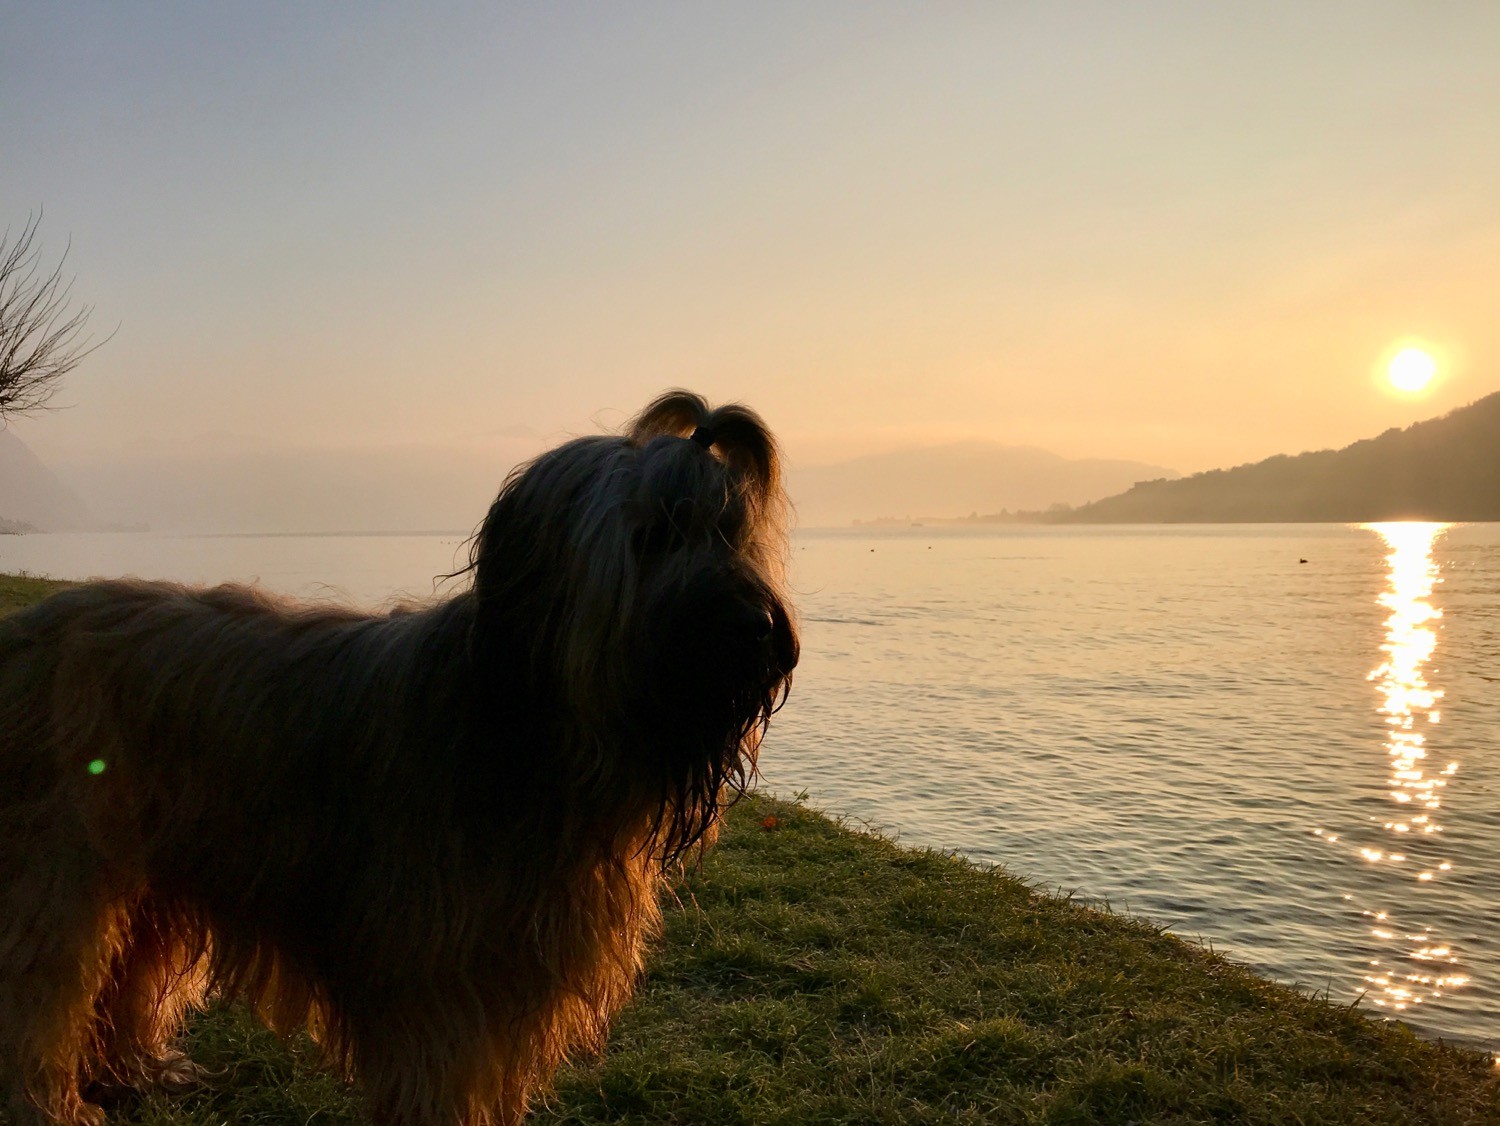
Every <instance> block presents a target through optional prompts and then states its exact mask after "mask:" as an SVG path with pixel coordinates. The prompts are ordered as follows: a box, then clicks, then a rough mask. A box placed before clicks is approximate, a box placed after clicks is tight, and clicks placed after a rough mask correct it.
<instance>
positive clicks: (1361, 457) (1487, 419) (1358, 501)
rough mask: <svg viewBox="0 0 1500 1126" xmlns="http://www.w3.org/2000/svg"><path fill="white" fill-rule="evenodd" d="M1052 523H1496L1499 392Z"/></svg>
mask: <svg viewBox="0 0 1500 1126" xmlns="http://www.w3.org/2000/svg"><path fill="white" fill-rule="evenodd" d="M1055 518H1056V519H1060V520H1063V521H1067V522H1075V521H1076V522H1079V523H1091V524H1156V523H1165V524H1170V523H1186V524H1191V523H1271V522H1277V523H1279V522H1291V521H1330V522H1340V523H1342V522H1356V521H1357V522H1364V521H1371V520H1402V519H1407V520H1411V519H1416V520H1500V392H1497V393H1496V394H1493V395H1489V396H1487V397H1485V398H1483V399H1480V400H1479V401H1478V402H1477V403H1471V404H1470V405H1468V406H1466V407H1462V408H1460V409H1458V410H1456V411H1452V412H1450V413H1448V414H1445V415H1443V416H1442V417H1441V418H1433V419H1428V420H1427V421H1426V422H1418V423H1415V424H1413V425H1411V426H1408V427H1407V428H1406V429H1405V430H1400V429H1392V430H1387V431H1386V432H1385V433H1384V434H1382V435H1380V437H1378V438H1367V439H1365V440H1364V441H1361V442H1355V443H1354V444H1353V445H1352V446H1345V447H1344V448H1343V449H1341V450H1319V451H1317V452H1315V453H1304V454H1298V455H1297V456H1295V457H1288V456H1286V455H1285V454H1282V455H1279V456H1277V457H1272V458H1267V459H1266V460H1265V461H1260V462H1256V463H1254V464H1253V465H1241V466H1239V467H1237V468H1234V469H1215V470H1213V471H1212V472H1209V473H1197V474H1194V475H1193V476H1191V477H1184V478H1182V479H1180V480H1176V481H1146V482H1143V483H1141V484H1138V485H1136V486H1135V487H1134V488H1132V489H1129V490H1127V491H1126V492H1124V493H1121V494H1120V495H1119V496H1113V497H1107V498H1105V499H1104V500H1100V501H1097V502H1095V503H1094V504H1089V505H1085V506H1084V507H1082V508H1079V509H1077V510H1075V511H1074V512H1071V513H1068V514H1066V515H1063V516H1058V517H1055Z"/></svg>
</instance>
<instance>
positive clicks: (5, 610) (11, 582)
mask: <svg viewBox="0 0 1500 1126" xmlns="http://www.w3.org/2000/svg"><path fill="white" fill-rule="evenodd" d="M69 585H71V584H69V583H65V582H61V581H59V580H58V579H39V578H37V577H36V576H35V575H28V574H25V573H24V572H23V573H22V574H19V575H0V614H9V613H11V612H12V611H14V610H19V609H21V607H23V606H30V605H31V604H32V603H33V602H40V601H41V600H42V599H44V598H46V597H47V595H49V594H53V593H55V592H57V591H59V590H62V589H63V587H65V586H69Z"/></svg>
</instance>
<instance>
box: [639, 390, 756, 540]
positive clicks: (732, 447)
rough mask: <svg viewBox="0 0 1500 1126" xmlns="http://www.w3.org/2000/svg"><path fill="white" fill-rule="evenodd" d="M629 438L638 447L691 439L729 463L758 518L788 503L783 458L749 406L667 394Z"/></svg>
mask: <svg viewBox="0 0 1500 1126" xmlns="http://www.w3.org/2000/svg"><path fill="white" fill-rule="evenodd" d="M626 435H627V437H628V438H629V439H630V441H631V442H632V443H633V444H635V445H637V446H644V445H645V444H646V443H648V442H650V441H651V440H652V439H653V438H658V437H676V438H688V439H691V440H692V441H693V442H694V443H695V444H697V445H699V446H701V447H703V449H705V450H707V451H708V452H709V453H710V454H713V455H717V457H718V458H719V459H720V460H721V461H723V463H724V464H725V465H726V466H727V467H728V469H729V476H730V478H731V480H732V481H733V482H734V484H735V486H736V488H738V489H739V490H740V492H741V493H742V495H743V496H744V499H745V500H746V501H747V502H748V507H749V508H750V509H751V511H752V512H754V513H755V514H756V515H757V517H765V516H772V517H773V518H775V517H778V516H779V515H780V514H779V513H777V512H776V511H775V510H777V509H779V508H780V507H781V506H782V505H783V504H784V500H783V497H782V491H781V455H780V453H779V451H778V450H777V448H776V439H775V438H773V437H772V436H771V431H770V430H769V429H768V428H767V426H766V424H765V423H764V422H763V421H762V420H761V417H760V415H758V414H756V413H755V412H754V411H753V410H751V409H750V408H749V407H746V406H742V405H741V404H739V403H726V404H725V405H724V406H721V407H717V408H710V407H709V405H708V402H707V400H705V399H704V398H703V397H702V396H701V395H695V394H693V392H691V391H683V390H680V389H678V390H673V391H667V392H665V393H664V394H662V395H659V396H658V397H657V398H656V399H655V400H654V401H652V402H651V403H650V405H648V406H647V407H646V409H645V410H643V411H641V413H640V414H639V415H637V416H636V418H635V420H634V421H633V422H631V424H630V427H629V429H628V430H627V432H626ZM756 522H757V523H758V522H759V520H757V521H756Z"/></svg>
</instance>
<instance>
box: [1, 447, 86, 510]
mask: <svg viewBox="0 0 1500 1126" xmlns="http://www.w3.org/2000/svg"><path fill="white" fill-rule="evenodd" d="M0 519H3V520H4V521H6V522H7V523H9V524H11V525H13V526H21V527H18V528H17V530H30V529H35V528H40V529H41V530H43V531H47V532H76V531H86V530H88V529H92V528H97V527H98V526H99V522H98V521H97V520H95V519H94V518H93V516H92V515H90V513H89V510H88V508H87V507H85V505H84V503H83V501H81V500H80V499H79V498H78V494H77V493H75V492H73V490H72V489H70V488H68V487H67V486H66V485H64V484H63V483H62V482H61V481H59V480H58V479H57V477H56V475H55V474H54V473H53V472H52V471H51V470H50V469H48V468H47V467H46V466H45V465H43V464H42V463H41V461H40V460H39V459H38V458H37V456H36V454H34V453H32V452H31V450H30V449H29V448H28V447H27V445H26V443H25V442H23V441H21V439H19V438H17V437H16V436H15V434H13V433H12V432H11V431H9V430H0ZM25 526H30V527H29V528H27V527H25Z"/></svg>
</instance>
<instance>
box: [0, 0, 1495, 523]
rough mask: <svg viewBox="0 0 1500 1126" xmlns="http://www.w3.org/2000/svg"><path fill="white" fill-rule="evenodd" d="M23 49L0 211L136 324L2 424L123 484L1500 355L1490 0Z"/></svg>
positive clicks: (1367, 429) (1456, 372)
mask: <svg viewBox="0 0 1500 1126" xmlns="http://www.w3.org/2000/svg"><path fill="white" fill-rule="evenodd" d="M434 12H436V13H438V14H436V15H435V14H433V13H434ZM445 12H446V14H444V13H445ZM0 44H3V46H0V52H3V54H0V106H3V107H4V112H3V113H0V203H3V205H4V207H3V210H4V213H5V214H4V216H3V218H0V223H3V222H8V223H9V224H10V225H11V226H12V228H14V227H16V226H17V225H19V224H20V223H21V222H23V221H24V220H25V218H26V215H27V213H28V211H30V210H34V209H35V208H36V207H38V206H44V207H45V208H46V215H45V220H44V222H43V226H42V232H41V233H42V236H43V237H44V239H45V240H46V241H47V247H48V249H49V252H52V253H60V252H61V250H62V247H63V246H64V245H65V244H66V242H67V240H68V238H69V237H70V236H71V239H72V250H71V253H70V255H69V259H68V265H69V269H70V271H71V272H73V273H75V274H76V276H77V286H76V292H77V293H78V294H79V296H80V297H82V298H83V299H85V300H87V301H89V302H91V303H92V304H93V305H94V306H95V312H94V325H95V326H96V328H97V329H98V330H99V331H100V332H101V334H102V333H107V332H109V331H110V330H111V329H114V328H115V326H117V325H118V332H117V334H116V335H115V337H114V338H113V339H112V340H111V341H110V342H109V343H108V344H107V345H106V346H105V347H104V348H103V349H101V350H100V351H99V352H98V353H97V354H95V355H94V356H92V357H91V358H90V359H89V360H88V361H87V363H86V364H85V365H84V366H83V367H82V368H80V369H79V371H78V372H77V373H75V375H74V376H73V377H72V378H71V380H70V383H69V386H68V388H67V390H66V392H65V393H64V394H63V396H61V399H62V400H63V401H65V402H67V403H69V404H72V409H70V410H68V411H65V412H58V413H53V414H50V415H47V416H45V417H41V418H38V419H35V420H22V421H20V422H17V423H15V424H14V425H15V430H16V433H18V434H19V435H20V436H21V437H22V438H23V439H24V440H25V441H27V442H28V443H29V444H30V445H31V446H32V447H33V448H34V449H36V450H37V452H38V453H39V454H41V455H42V456H43V457H44V458H45V459H47V460H48V461H49V463H51V464H53V465H55V466H56V467H58V468H59V470H60V471H62V472H63V473H64V475H65V476H66V477H67V478H68V479H69V480H70V481H71V482H73V483H74V484H75V485H77V486H78V487H79V489H80V491H82V492H84V494H85V497H86V498H87V499H90V500H91V501H92V502H93V503H95V504H96V506H100V507H104V508H106V509H107V510H108V511H109V512H111V513H116V514H118V515H119V516H121V517H122V518H123V517H126V516H129V517H132V518H137V517H138V518H146V519H151V518H152V514H151V513H152V510H151V507H150V505H149V504H147V503H146V502H145V501H143V500H140V494H141V493H143V492H144V491H147V490H148V489H149V490H150V491H154V492H160V491H162V490H167V491H169V492H170V491H172V490H174V489H179V490H182V489H196V490H198V492H199V493H203V494H205V496H204V497H200V498H198V499H199V501H200V502H201V503H200V504H199V507H198V508H192V506H191V505H188V504H187V502H186V501H185V500H183V501H182V503H181V504H178V505H177V507H176V508H173V507H172V503H168V501H170V500H171V498H167V499H166V500H164V501H163V505H164V506H165V507H164V508H163V509H162V511H168V512H171V511H176V512H179V513H186V512H188V511H189V510H190V509H191V510H192V511H194V512H200V513H201V511H203V510H204V506H205V505H207V506H209V507H211V504H212V496H211V494H212V493H213V492H214V490H215V489H229V488H230V487H231V485H232V488H233V491H234V496H235V497H236V498H238V499H236V500H235V501H234V502H233V504H226V507H225V509H224V512H225V516H224V519H225V520H226V521H227V522H228V523H229V524H231V525H235V526H238V524H250V523H256V522H257V521H265V520H270V521H273V522H274V520H275V519H276V516H277V513H279V512H285V513H288V514H293V515H295V520H294V521H293V522H294V523H300V524H307V523H311V524H317V523H318V522H319V521H325V522H327V521H330V520H332V519H333V517H332V515H331V513H332V512H334V511H335V510H337V509H338V506H340V505H347V504H348V503H349V495H348V492H349V489H354V488H356V487H359V486H357V485H356V484H351V485H349V486H348V489H345V491H344V492H342V493H340V494H339V495H337V496H335V495H331V494H329V495H325V494H322V493H320V492H319V489H318V486H317V476H318V474H319V473H320V472H321V469H320V466H323V465H324V464H325V463H326V461H327V459H328V458H336V459H342V462H341V464H345V465H346V466H357V467H359V469H358V472H354V471H353V470H351V471H350V472H353V473H354V476H353V478H351V480H355V481H356V482H357V481H363V482H364V483H365V484H364V486H363V487H364V488H366V489H367V491H368V492H369V493H370V494H371V495H372V496H374V497H378V496H379V495H381V493H382V491H385V492H390V491H392V490H398V489H402V488H405V489H408V490H410V489H432V490H437V491H440V492H444V493H451V494H452V496H453V497H455V498H461V505H460V506H461V507H462V506H468V507H472V506H473V502H471V500H470V498H471V497H475V496H479V497H482V496H484V495H487V494H488V493H491V492H492V491H493V489H494V486H495V485H496V484H497V483H498V480H499V478H500V476H501V475H502V473H503V471H504V468H505V466H506V464H507V463H508V461H509V460H510V459H513V458H515V457H520V456H524V455H525V454H527V453H529V452H531V451H533V450H535V449H536V448H537V447H538V446H540V445H541V444H544V443H546V442H549V441H551V440H554V439H555V438H556V437H558V436H560V435H562V434H564V433H570V432H579V431H586V430H590V429H593V428H594V427H595V426H597V425H599V424H609V423H612V422H618V421H619V420H621V419H622V418H623V417H624V415H625V414H627V413H628V412H629V411H631V410H633V409H635V408H637V407H638V406H640V405H641V404H642V403H643V402H644V401H645V400H646V399H647V398H648V397H649V396H651V395H652V394H654V393H655V392H656V391H658V390H660V389H661V388H663V387H666V386H669V385H674V384H682V385H686V386H690V387H693V388H696V389H699V390H702V391H704V392H705V393H707V394H709V395H710V396H711V397H715V398H722V397H737V398H743V399H744V400H746V401H748V402H750V403H752V404H753V405H755V406H757V407H758V408H760V409H761V410H762V411H763V412H764V413H765V414H766V415H767V416H768V418H769V419H770V420H771V422H772V423H773V425H775V426H776V428H777V429H778V430H779V431H780V432H781V433H782V435H783V437H784V438H785V439H786V442H787V445H788V447H789V450H790V452H791V454H792V457H793V459H794V460H796V461H800V462H802V463H805V464H811V463H816V462H825V461H832V460H837V459H839V458H842V457H845V456H850V455H853V454H856V453H862V452H869V451H874V450H880V449H887V448H894V447H898V446H902V445H910V444H914V443H927V442H938V441H946V440H951V439H960V438H972V437H980V438H988V439H993V440H997V441H1002V442H1007V443H1017V444H1029V445H1038V446H1043V447H1046V448H1048V449H1051V450H1054V451H1056V452H1058V453H1061V454H1064V455H1068V456H1101V457H1119V458H1133V459H1139V460H1142V461H1149V462H1153V463H1156V464H1161V465H1168V466H1173V467H1175V468H1177V469H1179V470H1183V471H1194V470H1198V469H1203V468H1210V467H1214V466H1218V465H1227V464H1235V463H1239V462H1243V461H1247V460H1253V459H1258V458H1261V457H1264V456H1267V455H1269V454H1272V453H1277V452H1297V451H1299V450H1302V449H1306V448H1317V447H1323V446H1329V445H1341V444H1344V443H1347V442H1349V441H1352V440H1354V439H1356V438H1359V437H1362V436H1367V435H1370V434H1374V433H1378V432H1379V431H1381V430H1383V429H1385V428H1387V427H1389V426H1393V425H1404V424H1406V423H1408V422H1411V421H1414V420H1415V419H1417V418H1421V417H1426V416H1428V415H1432V414H1436V413H1440V412H1442V411H1443V410H1446V409H1450V408H1452V407H1454V406H1458V405H1462V404H1463V403H1466V402H1469V401H1471V400H1473V399H1476V398H1478V397H1480V396H1482V395H1484V394H1487V393H1489V392H1492V391H1495V390H1500V316H1497V315H1496V312H1495V310H1496V309H1497V308H1500V145H1497V144H1495V139H1496V138H1497V137H1500V67H1497V66H1496V65H1495V58H1496V50H1497V47H1500V6H1496V5H1493V4H1489V3H1481V2H1471V3H1451V4H1443V5H1432V4H1427V3H1399V4H1397V3H1378V2H1369V3H1357V4H1356V3H1349V4H1344V3H1312V4H1307V3H1295V4H1293V3H1286V4H1279V3H1278V4H1272V3H1264V4H1254V5H1233V6H1231V5H1196V4H1164V3H1144V4H1132V5H1119V4H1113V3H1098V4H1076V3H1073V4H1070V3H1059V4H1048V5H1035V6H1030V7H1023V6H1015V5H966V4H965V5H960V4H952V5H928V4H879V3H861V4H834V3H829V4H819V5H797V4H786V5H770V4H753V5H749V4H747V5H741V6H737V7H728V6H712V8H710V7H709V6H691V5H672V4H667V5H652V4H643V5H631V6H629V8H628V9H626V8H623V7H622V8H617V9H610V10H606V9H601V8H597V7H592V6H589V7H586V6H581V5H579V6H569V5H549V6H546V7H541V6H536V7H527V8H523V9H509V10H505V11H500V10H494V11H473V10H462V11H460V10H459V9H457V8H451V9H446V10H445V9H444V8H443V7H442V6H438V7H437V8H434V9H427V8H425V7H424V8H423V9H422V10H421V11H420V12H419V11H417V10H416V9H414V8H412V7H411V6H410V5H401V4H394V3H392V4H387V5H377V6H371V7H369V8H368V9H363V8H362V9H360V10H359V11H355V10H353V9H343V10H334V8H332V7H331V6H330V7H329V8H327V9H321V8H320V9H316V10H314V11H311V12H303V13H298V12H294V11H292V10H289V9H288V10H283V11H278V12H274V13H269V14H267V13H266V12H263V11H261V10H260V9H259V8H257V7H251V8H247V9H245V10H241V11H239V12H237V13H228V12H223V11H219V12H208V11H205V10H203V9H201V8H199V7H198V6H195V5H178V6H167V5H163V6H154V7H151V8H149V9H144V8H135V7H131V8H130V9H129V10H127V9H124V8H117V7H114V6H108V5H83V4H78V5H69V4H47V5H42V4H36V5H27V4H20V5H9V6H7V8H6V11H5V14H4V15H3V16H0ZM1408 337H1414V338H1419V339H1422V340H1424V341H1427V342H1428V343H1430V344H1431V345H1432V346H1433V347H1435V348H1436V349H1438V350H1439V352H1440V354H1441V355H1442V357H1443V361H1444V362H1443V364H1442V367H1441V369H1440V373H1439V378H1438V380H1437V381H1436V382H1435V384H1434V386H1433V388H1432V390H1431V392H1430V393H1429V394H1427V395H1425V396H1423V397H1420V398H1415V399H1414V398H1409V397H1408V398H1403V397H1399V396H1395V395H1392V394H1390V393H1388V392H1387V391H1385V390H1383V389H1382V388H1381V387H1380V386H1379V385H1378V383H1377V381H1376V374H1377V373H1376V371H1375V368H1376V365H1377V363H1378V362H1379V360H1380V359H1381V357H1382V355H1384V354H1385V353H1387V352H1388V350H1389V349H1390V347H1391V346H1392V345H1393V344H1394V343H1395V342H1396V341H1397V340H1399V339H1403V338H1408ZM143 467H145V468H143ZM268 467H270V468H268ZM148 470H149V472H148ZM133 474H134V476H132V475H133ZM361 474H362V476H361ZM299 482H300V483H301V485H300V486H299V485H298V483H299ZM449 482H451V485H450V484H448V483H449ZM132 496H134V497H135V498H136V500H137V501H139V503H138V504H136V511H131V512H125V511H123V508H124V507H129V505H130V504H131V503H132V502H131V501H130V499H129V498H131V497H132ZM178 499H179V500H181V499H182V498H178ZM455 504H459V500H455ZM252 511H253V513H254V514H256V515H255V516H254V519H253V520H252V519H251V517H250V516H248V515H246V514H247V513H251V512H252ZM361 511H364V510H363V509H361ZM371 511H372V512H374V513H377V514H378V504H377V505H375V507H374V508H372V509H371ZM444 511H446V510H444ZM157 518H158V519H162V520H164V522H165V523H166V524H170V523H171V522H172V518H171V517H161V516H160V514H159V513H158V517H157ZM370 518H372V519H373V518H375V517H374V516H371V517H370ZM202 519H203V518H202V517H201V516H194V517H191V518H189V517H187V516H183V517H182V518H181V520H182V522H184V523H186V524H193V523H195V522H198V523H201V522H202ZM438 526H449V525H448V524H447V523H445V522H442V521H439V522H438Z"/></svg>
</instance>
